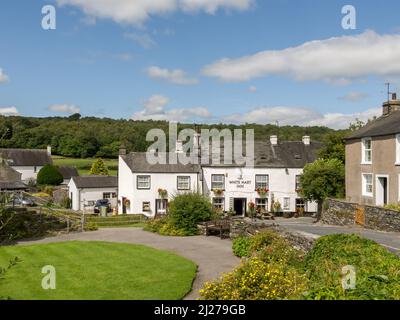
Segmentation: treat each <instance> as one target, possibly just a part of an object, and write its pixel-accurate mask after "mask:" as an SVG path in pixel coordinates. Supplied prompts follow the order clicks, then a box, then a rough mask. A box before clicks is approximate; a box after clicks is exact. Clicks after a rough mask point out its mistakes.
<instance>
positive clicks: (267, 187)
mask: <svg viewBox="0 0 400 320" xmlns="http://www.w3.org/2000/svg"><path fill="white" fill-rule="evenodd" d="M260 177H266V178H267V179H266V180H267V182H258V181H257V178H260ZM260 184H266V186H265V187H263V186H260ZM255 186H256V190H257V189H269V174H256V176H255Z"/></svg>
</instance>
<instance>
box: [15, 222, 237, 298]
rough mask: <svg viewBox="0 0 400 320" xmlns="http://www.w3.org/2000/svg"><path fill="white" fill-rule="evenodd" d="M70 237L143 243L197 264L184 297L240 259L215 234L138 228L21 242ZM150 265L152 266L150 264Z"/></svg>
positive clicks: (193, 292) (228, 269)
mask: <svg viewBox="0 0 400 320" xmlns="http://www.w3.org/2000/svg"><path fill="white" fill-rule="evenodd" d="M69 240H79V241H110V242H123V243H135V244H143V245H147V246H150V247H153V248H157V249H161V250H167V251H172V252H174V253H176V254H178V255H180V256H183V257H186V258H188V259H189V260H192V261H193V262H194V263H196V264H197V265H198V272H197V277H196V279H195V281H194V283H193V290H192V292H191V293H189V295H187V296H186V298H185V299H188V300H194V299H196V298H198V291H199V290H200V289H201V287H202V285H203V284H204V282H206V281H210V280H213V279H216V278H218V277H219V276H220V274H221V273H223V272H228V271H231V270H232V269H233V268H234V267H235V266H237V265H238V264H239V262H240V260H239V259H238V258H237V257H235V256H234V255H233V254H232V242H231V241H230V240H220V239H219V238H217V237H203V236H196V237H163V236H160V235H157V234H154V233H150V232H146V231H143V230H141V229H139V228H110V229H100V230H98V231H94V232H84V233H74V234H68V235H62V236H58V237H52V238H45V239H41V240H37V241H29V242H20V244H22V245H23V244H34V243H50V242H61V241H69ZM149 268H151V266H149Z"/></svg>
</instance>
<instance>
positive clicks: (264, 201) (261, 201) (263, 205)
mask: <svg viewBox="0 0 400 320" xmlns="http://www.w3.org/2000/svg"><path fill="white" fill-rule="evenodd" d="M256 209H257V212H260V213H262V212H268V198H257V199H256Z"/></svg>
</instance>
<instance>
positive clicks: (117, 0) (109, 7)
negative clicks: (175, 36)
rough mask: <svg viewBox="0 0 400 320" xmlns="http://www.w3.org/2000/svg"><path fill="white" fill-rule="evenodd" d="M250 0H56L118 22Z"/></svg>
mask: <svg viewBox="0 0 400 320" xmlns="http://www.w3.org/2000/svg"><path fill="white" fill-rule="evenodd" d="M252 2H253V0H57V3H58V4H59V5H60V6H63V5H72V6H75V7H78V8H80V9H81V10H82V11H83V12H84V13H85V14H86V15H88V16H92V17H97V18H108V19H112V20H114V21H115V22H117V23H122V24H136V25H140V24H142V23H144V22H145V21H146V20H147V19H149V18H150V17H151V16H155V15H163V14H167V13H171V12H175V11H178V10H181V11H191V12H193V11H204V12H206V13H209V14H214V13H215V12H216V11H217V10H218V9H220V8H225V9H233V10H239V11H243V10H247V9H249V8H250V6H251V4H252Z"/></svg>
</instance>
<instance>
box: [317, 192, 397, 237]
mask: <svg viewBox="0 0 400 320" xmlns="http://www.w3.org/2000/svg"><path fill="white" fill-rule="evenodd" d="M321 222H322V223H325V224H330V225H339V226H354V225H358V226H361V227H364V228H367V229H373V230H381V231H393V232H400V212H397V211H393V210H389V209H384V208H382V207H376V206H368V205H359V204H356V203H351V202H346V201H342V200H334V199H328V200H326V201H325V203H324V205H323V210H322V215H321Z"/></svg>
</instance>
